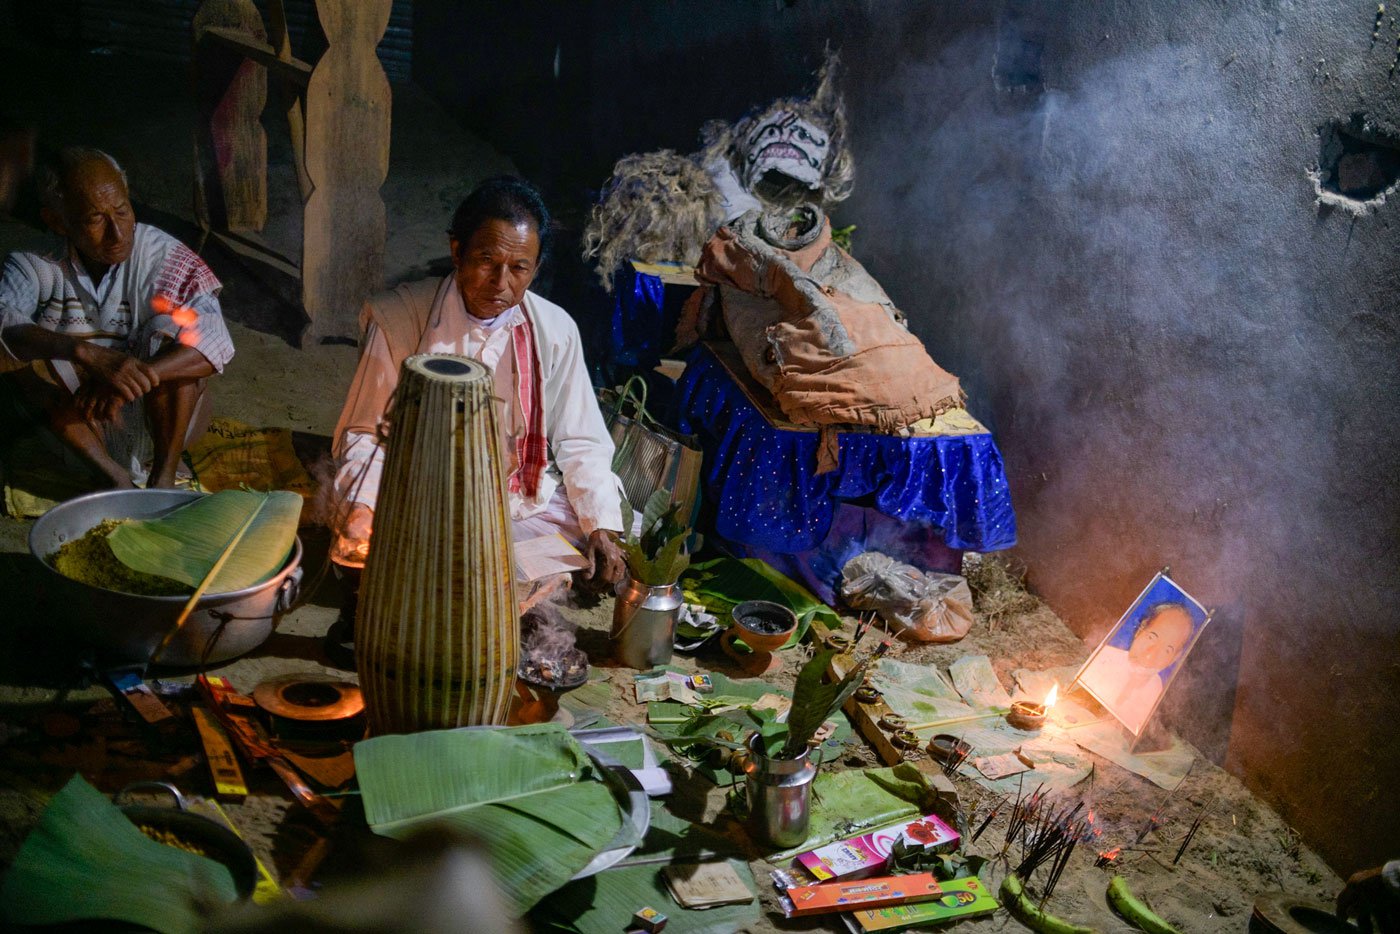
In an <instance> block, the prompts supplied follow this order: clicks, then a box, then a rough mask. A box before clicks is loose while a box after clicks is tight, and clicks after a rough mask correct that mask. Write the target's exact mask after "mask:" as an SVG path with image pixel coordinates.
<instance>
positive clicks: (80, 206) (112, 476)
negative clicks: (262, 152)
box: [0, 148, 233, 487]
mask: <svg viewBox="0 0 1400 934" xmlns="http://www.w3.org/2000/svg"><path fill="white" fill-rule="evenodd" d="M39 185H40V195H41V198H42V203H43V207H42V215H43V218H44V222H45V223H46V224H48V226H49V227H50V228H52V229H53V231H54V232H55V233H57V234H58V235H59V236H61V237H63V238H64V240H65V241H66V249H65V250H64V252H63V253H62V254H61V255H57V256H40V255H38V254H34V253H15V254H12V255H11V256H10V257H9V259H8V260H7V261H6V263H5V268H4V273H3V275H0V370H14V372H12V373H9V374H8V375H7V378H8V379H11V380H13V381H14V383H15V385H16V387H17V388H18V389H19V395H20V398H21V400H22V403H23V404H26V406H27V407H29V408H30V409H32V410H34V414H39V415H41V416H43V417H44V419H45V420H46V422H47V424H48V426H49V427H50V428H51V429H52V430H53V433H54V434H55V435H57V436H58V438H59V440H60V441H62V442H63V444H64V445H66V446H67V448H68V449H69V450H71V451H73V452H75V453H76V454H77V455H78V456H79V457H80V458H81V460H82V461H83V462H85V463H86V464H88V465H89V466H91V467H93V468H94V469H95V470H96V471H97V472H98V473H99V474H100V475H101V477H102V478H103V480H104V482H105V483H107V484H108V485H110V486H113V487H127V486H132V485H134V484H139V483H142V482H145V483H146V484H147V486H164V487H168V486H173V485H174V483H175V471H176V468H177V467H178V466H179V463H180V454H181V452H182V451H183V450H184V449H185V447H186V445H187V444H188V443H189V442H190V441H192V440H193V439H194V438H195V437H197V435H198V433H199V432H201V431H202V430H203V427H204V424H206V423H207V419H208V414H207V405H206V397H205V394H204V388H205V381H206V379H207V378H208V377H209V376H211V375H213V374H214V373H216V372H221V371H222V370H223V368H224V365H225V364H226V363H228V361H229V359H230V358H231V357H232V356H233V342H232V341H231V340H230V339H229V334H228V329H227V328H226V327H225V326H224V320H223V315H222V314H221V312H220V309H219V299H218V292H219V280H218V279H217V278H215V277H214V274H213V273H212V272H210V271H209V267H207V266H205V265H204V262H203V261H202V260H201V259H200V258H199V257H198V256H196V255H195V254H194V253H193V252H192V251H191V250H190V249H188V248H187V247H186V246H185V245H184V244H182V243H180V242H179V241H178V240H176V239H175V238H173V237H171V236H170V235H169V234H166V233H163V232H161V231H159V230H157V229H156V228H154V227H151V226H149V225H147V224H138V223H137V222H136V217H135V214H134V213H133V211H132V208H131V200H130V197H129V195H128V192H127V185H126V174H125V173H124V172H123V171H122V170H121V167H120V166H118V165H117V163H116V161H115V160H114V159H113V158H112V157H111V156H109V155H107V154H106V153H104V152H101V151H99V150H96V149H84V148H73V149H66V150H64V151H63V152H62V153H61V154H60V155H59V157H58V158H57V159H56V160H55V162H54V164H52V165H49V166H45V167H44V168H43V169H41V172H40V175H39Z"/></svg>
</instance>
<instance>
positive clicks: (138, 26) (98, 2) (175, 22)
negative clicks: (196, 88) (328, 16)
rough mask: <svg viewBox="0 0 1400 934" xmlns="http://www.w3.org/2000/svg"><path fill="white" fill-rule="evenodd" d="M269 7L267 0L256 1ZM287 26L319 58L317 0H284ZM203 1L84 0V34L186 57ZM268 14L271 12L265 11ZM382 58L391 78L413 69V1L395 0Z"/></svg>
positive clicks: (130, 49) (134, 50)
mask: <svg viewBox="0 0 1400 934" xmlns="http://www.w3.org/2000/svg"><path fill="white" fill-rule="evenodd" d="M255 2H256V3H257V6H258V9H260V10H265V9H266V4H265V3H264V2H262V0H255ZM283 6H284V7H285V9H286V12H287V31H288V32H290V33H291V36H292V49H293V50H294V51H295V52H296V54H297V56H298V57H299V58H306V59H308V60H310V61H313V62H314V61H315V60H316V59H317V58H319V57H320V54H321V51H322V50H323V49H324V47H325V39H324V38H323V37H322V36H321V28H320V24H319V22H318V21H317V19H316V4H315V2H314V0H283ZM198 7H199V0H84V2H83V4H82V6H81V7H80V11H81V12H80V14H79V15H80V16H81V30H82V31H81V35H82V38H83V40H84V41H86V42H88V43H91V44H92V45H93V46H95V47H97V48H101V49H105V50H109V51H111V52H113V53H117V54H122V55H136V56H141V57H144V58H154V59H163V60H166V61H177V62H187V61H189V58H190V23H191V22H192V21H193V20H194V12H195V10H196V9H198ZM264 19H266V16H264ZM378 52H379V61H380V62H381V63H382V64H383V66H384V71H385V73H386V74H387V75H388V76H389V80H390V81H407V80H408V79H409V78H411V77H412V74H413V0H394V5H393V8H392V10H391V11H390V13H389V28H388V29H387V30H385V32H384V38H383V39H382V40H381V41H380V43H379V48H378Z"/></svg>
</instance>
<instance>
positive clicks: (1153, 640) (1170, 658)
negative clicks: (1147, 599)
mask: <svg viewBox="0 0 1400 934" xmlns="http://www.w3.org/2000/svg"><path fill="white" fill-rule="evenodd" d="M1190 637H1191V616H1190V614H1188V613H1187V612H1186V610H1184V609H1182V608H1181V607H1176V606H1169V607H1167V608H1166V609H1164V610H1162V611H1161V612H1160V613H1158V614H1157V615H1156V616H1155V617H1153V619H1152V621H1151V622H1148V623H1144V624H1143V625H1142V626H1141V627H1140V628H1139V629H1138V631H1137V635H1135V636H1133V644H1132V645H1131V646H1129V647H1128V659H1129V660H1130V661H1131V662H1132V663H1133V664H1135V665H1140V666H1142V667H1143V668H1151V669H1152V670H1153V671H1161V670H1162V669H1163V668H1166V667H1167V666H1168V665H1170V664H1171V663H1172V662H1174V661H1176V659H1177V656H1179V655H1180V654H1181V650H1182V649H1183V648H1184V647H1185V646H1186V640H1187V639H1189V638H1190Z"/></svg>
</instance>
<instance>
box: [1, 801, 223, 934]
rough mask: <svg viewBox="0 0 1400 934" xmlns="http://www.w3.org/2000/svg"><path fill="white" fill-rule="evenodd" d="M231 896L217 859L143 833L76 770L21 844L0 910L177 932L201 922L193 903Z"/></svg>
mask: <svg viewBox="0 0 1400 934" xmlns="http://www.w3.org/2000/svg"><path fill="white" fill-rule="evenodd" d="M237 897H238V894H237V891H236V890H235V889H234V885H233V877H232V876H230V875H229V871H228V869H227V868H226V867H225V866H224V865H223V864H221V863H217V862H215V861H214V860H212V859H208V858H207V857H204V856H197V855H195V854H194V853H190V852H187V851H185V850H181V849H178V848H176V847H173V846H166V845H165V844H163V843H157V842H156V841H154V840H152V839H150V838H149V837H147V836H146V835H145V834H143V833H142V832H141V831H139V830H137V829H136V825H135V824H133V823H132V822H131V821H130V820H128V819H127V817H126V815H125V814H123V813H122V812H121V811H120V810H118V809H117V808H116V807H115V806H113V804H112V803H111V802H110V801H108V800H107V798H106V797H104V796H103V795H102V794H101V793H100V792H98V791H97V790H96V789H95V788H93V787H92V786H91V785H89V784H88V783H87V782H85V781H83V779H82V777H81V776H78V775H75V776H73V778H72V780H70V781H69V782H68V784H67V785H65V786H64V787H63V790H62V791H60V792H59V793H58V794H56V795H54V797H53V800H51V801H50V802H49V806H48V808H47V810H45V811H44V816H43V819H42V820H41V821H40V822H39V826H38V827H36V828H35V829H34V831H33V832H32V833H30V834H29V836H28V837H27V838H25V841H24V845H23V846H22V847H20V851H19V854H18V855H17V856H16V857H15V861H14V865H12V866H11V867H10V871H9V873H8V874H7V875H6V876H5V883H4V888H3V890H0V915H3V917H4V919H5V920H6V921H7V922H8V923H10V924H15V925H20V924H23V925H48V924H61V923H63V922H69V921H88V922H91V921H94V920H96V919H99V918H100V919H110V920H114V921H125V922H127V923H129V924H134V925H138V926H141V927H143V928H151V929H153V930H156V931H162V932H167V934H177V932H186V931H189V932H193V931H196V930H200V929H201V928H202V920H203V919H202V918H201V916H200V914H199V912H198V911H197V910H196V908H195V906H196V905H198V904H201V903H204V904H209V903H218V902H232V901H234V900H235V899H237Z"/></svg>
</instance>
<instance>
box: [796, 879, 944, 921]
mask: <svg viewBox="0 0 1400 934" xmlns="http://www.w3.org/2000/svg"><path fill="white" fill-rule="evenodd" d="M942 894H943V889H942V887H941V886H940V885H939V884H938V878H937V877H936V876H934V874H933V873H931V872H919V873H915V874H913V875H908V876H883V877H881V878H879V879H860V880H855V881H845V882H822V883H818V884H817V885H798V886H794V887H793V888H790V889H788V890H787V897H788V899H789V900H790V901H791V903H792V907H791V908H790V909H789V908H788V907H787V905H784V906H783V908H784V910H785V912H786V914H787V916H788V917H789V918H801V917H804V916H806V915H819V914H826V913H828V912H832V911H853V910H855V909H858V908H879V907H880V906H882V905H904V904H907V903H909V902H917V901H920V900H921V899H927V898H937V897H938V896H940V895H942Z"/></svg>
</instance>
